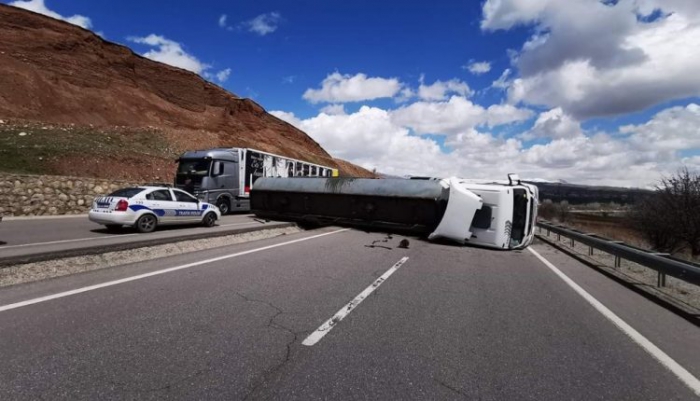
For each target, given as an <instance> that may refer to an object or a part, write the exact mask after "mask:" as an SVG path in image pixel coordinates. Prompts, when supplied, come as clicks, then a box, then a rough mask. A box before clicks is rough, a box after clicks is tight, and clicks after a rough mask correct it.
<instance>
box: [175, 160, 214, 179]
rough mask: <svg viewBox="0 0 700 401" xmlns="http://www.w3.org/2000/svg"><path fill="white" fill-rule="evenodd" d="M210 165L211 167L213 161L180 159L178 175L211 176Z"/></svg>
mask: <svg viewBox="0 0 700 401" xmlns="http://www.w3.org/2000/svg"><path fill="white" fill-rule="evenodd" d="M209 165H211V160H204V159H180V165H179V166H178V167H177V174H178V175H188V176H197V177H204V176H206V175H208V174H209Z"/></svg>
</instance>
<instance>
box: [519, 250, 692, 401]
mask: <svg viewBox="0 0 700 401" xmlns="http://www.w3.org/2000/svg"><path fill="white" fill-rule="evenodd" d="M527 249H529V250H530V252H532V254H533V255H535V256H536V257H537V258H538V259H539V260H540V261H542V263H544V264H545V266H547V267H549V269H550V270H552V271H553V272H554V273H555V274H556V275H557V276H559V278H561V279H562V280H564V282H565V283H566V284H568V285H569V287H571V288H573V289H574V291H576V292H577V293H578V294H579V295H580V296H582V297H583V299H585V300H586V301H587V302H588V303H589V304H591V305H592V306H593V307H594V308H595V309H596V310H598V312H600V313H601V314H602V315H603V316H605V317H606V318H608V320H610V321H611V322H613V324H615V326H617V327H618V328H619V329H620V330H622V331H623V332H624V333H625V334H627V336H628V337H630V338H631V339H632V341H634V342H636V343H637V344H639V346H641V347H642V348H643V349H644V350H645V351H646V352H648V353H649V354H650V355H651V356H653V357H654V358H655V359H656V360H657V361H659V362H660V363H661V364H662V365H663V366H665V367H666V368H667V369H668V370H670V371H671V372H673V374H674V375H676V377H678V378H679V379H680V380H681V381H682V382H683V383H684V384H685V385H686V386H688V387H689V388H690V389H691V390H692V391H693V392H695V394H696V395H698V396H700V380H698V379H697V378H696V377H695V376H693V375H692V373H690V372H688V371H687V370H686V369H685V368H684V367H683V366H681V365H680V364H678V362H676V361H675V360H673V359H672V358H671V357H670V356H668V355H667V354H666V353H665V352H663V351H662V350H661V349H659V347H657V346H656V345H654V344H653V343H652V342H651V341H649V340H647V338H646V337H644V336H643V335H642V334H640V333H639V332H638V331H637V330H635V329H634V328H633V327H632V326H630V325H629V324H627V323H626V322H625V321H624V320H622V319H620V318H619V317H618V316H617V315H616V314H615V313H613V311H611V310H610V309H608V308H607V307H606V306H605V305H603V304H602V303H600V301H598V300H597V299H595V298H594V297H593V296H592V295H591V294H589V293H588V292H587V291H586V290H584V289H583V288H581V287H580V286H579V285H578V284H576V283H575V282H574V281H573V280H571V279H570V278H569V277H568V276H567V275H566V274H564V273H563V272H562V271H561V270H559V269H558V268H557V267H556V266H554V265H553V264H552V263H551V262H550V261H548V260H547V259H545V258H544V257H543V256H542V255H540V254H539V253H538V252H537V251H536V250H534V249H532V247H528V248H527Z"/></svg>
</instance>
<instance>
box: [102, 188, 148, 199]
mask: <svg viewBox="0 0 700 401" xmlns="http://www.w3.org/2000/svg"><path fill="white" fill-rule="evenodd" d="M143 191H145V188H122V189H118V190H116V191H114V192H112V193H111V194H109V195H107V196H113V197H117V198H132V197H134V196H136V195H138V194H140V193H141V192H143Z"/></svg>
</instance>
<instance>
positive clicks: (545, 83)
mask: <svg viewBox="0 0 700 401" xmlns="http://www.w3.org/2000/svg"><path fill="white" fill-rule="evenodd" d="M654 12H656V14H654ZM651 16H653V18H651ZM481 26H482V28H483V29H484V30H486V31H493V30H498V29H506V30H507V29H511V28H513V27H516V26H530V27H532V28H533V33H532V36H531V37H530V38H529V39H528V40H527V41H526V42H525V43H524V44H523V46H522V48H521V49H520V51H518V52H517V54H515V56H514V57H513V62H514V64H515V66H516V67H517V68H518V73H519V77H517V78H515V79H513V80H512V81H511V85H510V88H509V99H510V101H512V102H526V103H530V104H536V105H543V106H548V107H550V108H556V107H561V108H562V109H563V111H564V112H565V113H567V114H569V115H571V116H573V117H574V118H576V119H579V120H585V119H587V118H591V117H597V116H608V115H619V114H625V113H629V112H635V111H639V110H644V109H646V108H648V107H650V106H653V105H655V104H659V103H662V102H664V101H668V100H672V99H681V98H687V97H693V96H698V95H700V74H697V71H698V70H699V69H700V57H698V56H697V49H698V48H700V2H698V1H695V0H672V1H666V0H621V1H616V2H612V1H605V2H603V1H599V0H570V1H566V2H564V1H557V0H536V1H521V0H487V1H486V2H485V3H484V5H483V19H482V22H481Z"/></svg>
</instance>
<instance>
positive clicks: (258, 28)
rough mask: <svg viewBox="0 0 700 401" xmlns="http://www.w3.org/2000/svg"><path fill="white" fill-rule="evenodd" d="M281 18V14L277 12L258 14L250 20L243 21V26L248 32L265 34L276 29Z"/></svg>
mask: <svg viewBox="0 0 700 401" xmlns="http://www.w3.org/2000/svg"><path fill="white" fill-rule="evenodd" d="M281 19H282V16H281V15H280V13H278V12H271V13H266V14H260V15H258V16H257V17H255V18H253V19H251V20H250V21H246V22H244V23H243V26H245V27H246V28H248V30H249V31H250V32H254V33H257V34H258V35H260V36H265V35H267V34H270V33H272V32H274V31H276V30H277V27H278V26H279V23H280V21H281Z"/></svg>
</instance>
